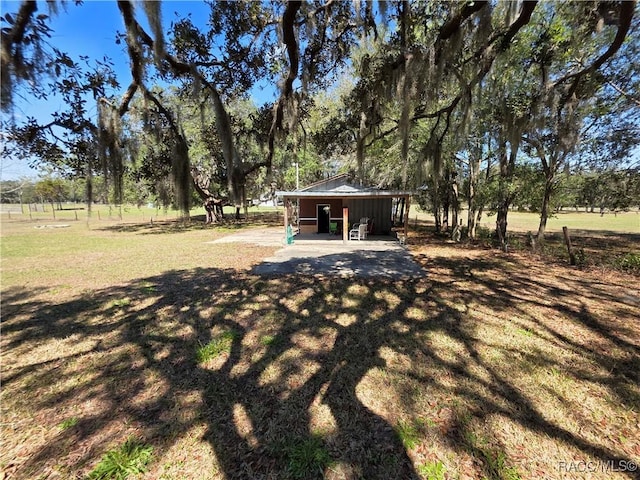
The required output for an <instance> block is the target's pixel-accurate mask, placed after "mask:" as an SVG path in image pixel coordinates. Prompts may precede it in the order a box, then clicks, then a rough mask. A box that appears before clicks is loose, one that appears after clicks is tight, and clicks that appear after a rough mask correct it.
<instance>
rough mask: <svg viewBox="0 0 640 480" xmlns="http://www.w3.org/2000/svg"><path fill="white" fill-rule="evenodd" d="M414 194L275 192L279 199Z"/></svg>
mask: <svg viewBox="0 0 640 480" xmlns="http://www.w3.org/2000/svg"><path fill="white" fill-rule="evenodd" d="M414 194H415V193H414V192H408V191H400V190H395V191H394V190H376V191H358V192H331V191H330V192H317V191H316V192H305V191H295V190H294V191H277V192H276V196H278V197H281V198H399V197H410V196H411V195H414Z"/></svg>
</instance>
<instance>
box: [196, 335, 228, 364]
mask: <svg viewBox="0 0 640 480" xmlns="http://www.w3.org/2000/svg"><path fill="white" fill-rule="evenodd" d="M237 337H238V335H237V334H236V332H233V331H229V332H224V333H222V334H221V335H219V336H217V337H216V338H214V339H213V340H211V341H210V342H209V343H207V344H206V345H201V346H200V347H199V348H198V349H197V350H196V360H198V363H206V362H208V361H210V360H213V359H214V358H216V357H218V356H219V355H221V354H223V353H229V352H230V351H231V345H232V344H233V339H234V338H237Z"/></svg>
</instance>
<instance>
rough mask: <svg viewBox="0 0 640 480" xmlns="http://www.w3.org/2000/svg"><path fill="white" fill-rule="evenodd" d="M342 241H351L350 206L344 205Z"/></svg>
mask: <svg viewBox="0 0 640 480" xmlns="http://www.w3.org/2000/svg"><path fill="white" fill-rule="evenodd" d="M342 241H343V243H347V242H348V241H349V207H342Z"/></svg>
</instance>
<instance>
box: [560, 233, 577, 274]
mask: <svg viewBox="0 0 640 480" xmlns="http://www.w3.org/2000/svg"><path fill="white" fill-rule="evenodd" d="M562 234H563V235H564V243H566V244H567V251H568V252H569V263H570V264H571V265H575V264H576V254H575V253H574V252H573V246H572V245H571V237H570V236H569V229H568V228H567V227H562Z"/></svg>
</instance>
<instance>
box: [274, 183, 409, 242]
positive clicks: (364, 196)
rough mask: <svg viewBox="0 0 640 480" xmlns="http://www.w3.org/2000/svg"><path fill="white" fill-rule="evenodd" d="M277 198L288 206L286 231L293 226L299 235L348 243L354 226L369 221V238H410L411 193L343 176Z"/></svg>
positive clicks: (280, 194) (284, 193) (285, 222)
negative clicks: (327, 236)
mask: <svg viewBox="0 0 640 480" xmlns="http://www.w3.org/2000/svg"><path fill="white" fill-rule="evenodd" d="M276 195H277V196H278V197H280V198H282V200H283V203H284V206H285V208H284V227H285V231H289V228H288V227H289V226H291V227H292V228H291V230H292V231H294V232H295V233H302V234H309V233H320V234H323V233H324V234H336V235H339V236H342V238H343V240H344V241H347V240H348V239H349V230H350V229H351V228H352V227H353V225H354V224H357V223H360V222H361V220H363V219H366V222H367V227H366V228H367V234H368V235H396V236H397V237H398V239H399V240H400V241H401V242H404V241H405V239H406V232H407V222H408V218H409V206H410V198H411V192H407V191H390V190H382V189H379V188H375V187H365V186H362V185H357V184H356V183H355V182H353V180H352V177H351V176H350V175H348V174H342V175H337V176H335V177H331V178H328V179H326V180H322V181H320V182H317V183H314V184H312V185H309V186H307V187H305V188H303V189H300V190H294V191H278V192H276Z"/></svg>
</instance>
